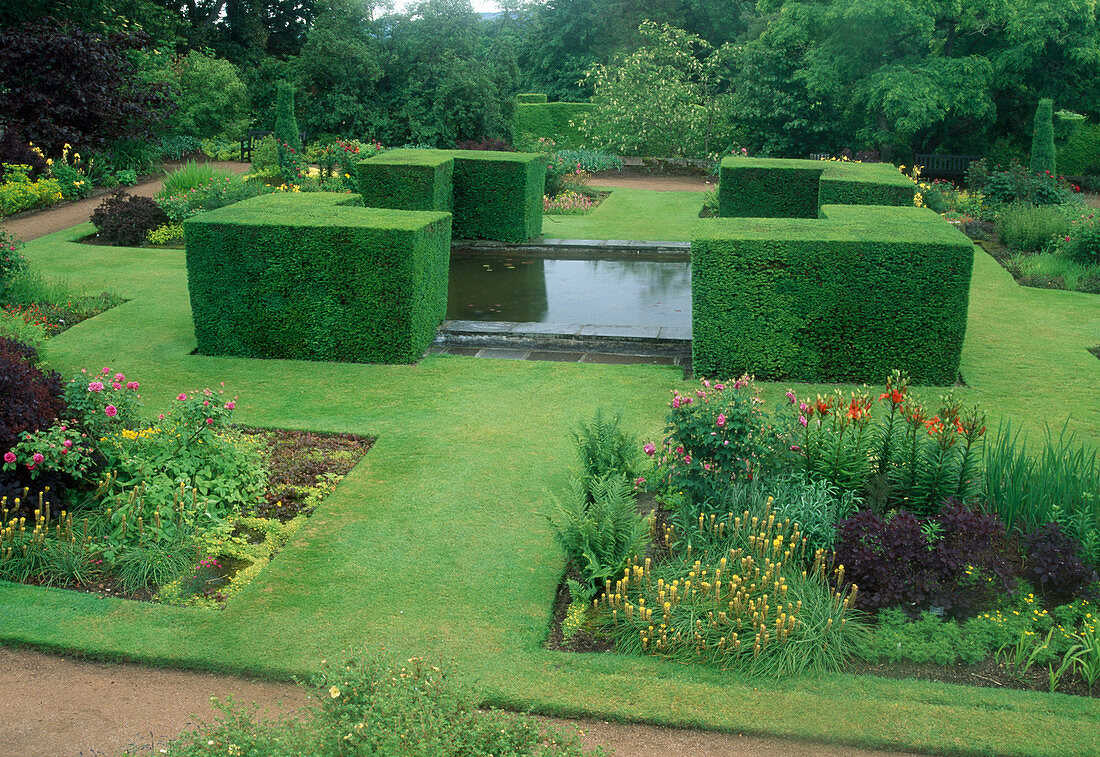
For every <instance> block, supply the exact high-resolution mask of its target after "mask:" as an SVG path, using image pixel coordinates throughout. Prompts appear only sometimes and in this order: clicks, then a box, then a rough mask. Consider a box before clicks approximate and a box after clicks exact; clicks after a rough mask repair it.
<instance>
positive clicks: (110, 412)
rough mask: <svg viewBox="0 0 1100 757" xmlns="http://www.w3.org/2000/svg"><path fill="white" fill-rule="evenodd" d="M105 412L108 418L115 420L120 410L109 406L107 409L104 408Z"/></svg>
mask: <svg viewBox="0 0 1100 757" xmlns="http://www.w3.org/2000/svg"><path fill="white" fill-rule="evenodd" d="M103 412H105V413H107V416H108V417H109V418H114V417H115V416H116V415H118V408H117V407H115V406H114V405H108V406H107V407H105V408H103Z"/></svg>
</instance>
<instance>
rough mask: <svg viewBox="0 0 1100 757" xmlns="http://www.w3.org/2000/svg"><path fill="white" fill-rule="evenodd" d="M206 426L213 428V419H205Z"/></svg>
mask: <svg viewBox="0 0 1100 757" xmlns="http://www.w3.org/2000/svg"><path fill="white" fill-rule="evenodd" d="M206 425H207V426H213V425H214V419H213V418H207V419H206Z"/></svg>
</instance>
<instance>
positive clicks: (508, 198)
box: [447, 150, 546, 242]
mask: <svg viewBox="0 0 1100 757" xmlns="http://www.w3.org/2000/svg"><path fill="white" fill-rule="evenodd" d="M447 154H448V155H453V156H454V159H455V171H454V185H455V200H454V216H455V217H454V235H455V236H456V237H459V238H462V239H496V240H499V241H501V242H526V241H527V240H528V239H534V238H535V237H537V236H540V235H541V234H542V192H543V189H544V187H545V186H546V159H545V157H543V156H542V155H537V154H535V153H527V152H493V151H489V150H448V151H447Z"/></svg>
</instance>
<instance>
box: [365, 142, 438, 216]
mask: <svg viewBox="0 0 1100 757" xmlns="http://www.w3.org/2000/svg"><path fill="white" fill-rule="evenodd" d="M453 173H454V158H452V157H450V156H449V155H446V154H445V153H443V152H440V151H435V150H390V151H388V152H384V153H382V154H380V155H376V156H374V157H373V158H369V159H368V160H363V161H360V162H359V164H358V166H357V173H356V184H357V186H358V189H359V194H361V195H362V196H363V204H364V205H366V206H367V207H368V208H392V209H394V210H438V211H443V212H450V210H451V207H452V202H453V193H452V178H453Z"/></svg>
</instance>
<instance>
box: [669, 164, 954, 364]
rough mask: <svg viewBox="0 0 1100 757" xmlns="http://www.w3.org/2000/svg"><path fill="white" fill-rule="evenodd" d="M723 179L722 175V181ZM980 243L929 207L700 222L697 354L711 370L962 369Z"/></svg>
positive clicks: (695, 261)
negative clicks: (975, 248) (975, 245)
mask: <svg viewBox="0 0 1100 757" xmlns="http://www.w3.org/2000/svg"><path fill="white" fill-rule="evenodd" d="M723 181H724V179H723ZM972 266H973V244H972V243H971V242H970V240H969V239H967V238H966V237H965V236H964V235H963V234H962V233H961V232H959V231H958V230H957V229H955V228H954V227H952V226H951V225H949V224H947V223H945V222H944V221H943V219H941V218H940V217H939V216H938V215H936V214H935V213H934V212H932V211H931V210H928V209H927V208H915V207H912V206H909V207H873V206H866V205H863V206H848V205H828V206H825V207H823V208H822V209H821V217H820V218H816V219H810V218H760V217H753V218H729V219H714V220H711V221H705V222H700V223H699V225H698V226H697V228H696V230H695V233H694V234H693V236H692V240H691V269H692V274H691V278H692V282H691V291H692V334H693V336H692V362H693V367H694V369H695V371H696V372H697V373H699V374H702V375H709V376H716V377H720V378H726V377H730V376H739V375H741V374H744V373H752V374H755V375H756V377H757V378H761V379H768V380H772V379H788V380H792V381H808V382H868V383H874V382H882V381H883V380H885V378H886V376H887V375H888V374H889V372H890V371H891V370H893V369H895V368H900V369H902V370H905V371H907V372H908V373H909V375H910V377H912V379H913V381H914V382H915V383H919V384H936V385H946V384H953V383H955V381H956V380H957V379H958V377H959V358H960V355H961V353H962V346H963V337H964V335H965V333H966V318H967V308H968V304H969V292H970V273H971V268H972Z"/></svg>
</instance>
